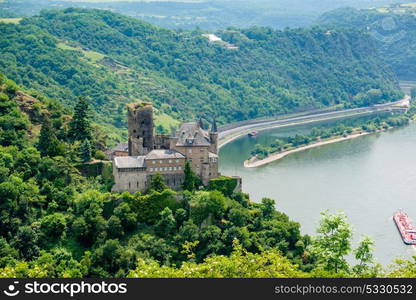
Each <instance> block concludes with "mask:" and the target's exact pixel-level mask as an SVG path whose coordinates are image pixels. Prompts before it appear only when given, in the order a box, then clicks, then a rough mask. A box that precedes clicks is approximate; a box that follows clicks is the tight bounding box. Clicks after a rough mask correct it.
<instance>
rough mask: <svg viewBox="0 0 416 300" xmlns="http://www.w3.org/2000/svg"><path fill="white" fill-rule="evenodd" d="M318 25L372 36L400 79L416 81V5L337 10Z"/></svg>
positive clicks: (322, 18)
mask: <svg viewBox="0 0 416 300" xmlns="http://www.w3.org/2000/svg"><path fill="white" fill-rule="evenodd" d="M318 24H320V25H325V26H330V27H334V26H335V27H337V28H344V29H345V28H354V29H359V30H362V31H364V32H367V33H369V34H370V36H371V37H372V39H373V40H374V42H375V45H376V47H377V50H378V51H379V53H380V54H381V56H382V57H383V58H384V59H385V61H386V63H387V64H388V65H390V66H391V68H392V69H393V70H394V72H395V73H396V75H397V76H399V77H400V78H403V79H414V78H416V3H408V4H396V5H390V6H386V7H379V8H373V9H363V10H357V9H353V8H344V9H337V10H334V11H331V12H328V13H325V14H324V15H322V16H321V18H320V19H319V20H318Z"/></svg>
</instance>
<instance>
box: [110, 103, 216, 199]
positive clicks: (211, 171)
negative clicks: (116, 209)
mask: <svg viewBox="0 0 416 300" xmlns="http://www.w3.org/2000/svg"><path fill="white" fill-rule="evenodd" d="M127 111H128V116H127V117H128V134H129V140H128V147H125V148H124V149H128V155H127V153H125V154H124V152H123V151H120V150H122V149H123V148H122V149H118V151H115V152H114V153H115V156H114V157H113V175H114V181H115V184H114V186H113V191H129V192H137V191H144V190H146V189H147V188H148V187H149V183H150V181H151V178H152V176H154V175H155V174H157V173H159V174H161V175H162V176H163V177H164V179H165V182H166V184H167V185H168V186H169V187H170V188H171V189H174V190H180V189H181V188H182V183H183V181H184V168H185V162H186V161H188V162H189V163H190V166H191V169H192V170H193V171H194V172H195V174H196V175H198V176H199V177H200V178H201V180H202V183H203V184H205V185H206V184H208V182H209V181H210V180H211V179H213V178H216V177H218V176H220V173H219V172H218V132H217V126H216V124H215V121H214V122H213V124H212V128H211V130H210V131H207V130H204V129H203V128H202V122H201V121H199V122H194V123H184V124H182V125H181V126H180V128H179V129H178V130H176V131H174V132H173V133H172V134H171V135H162V134H156V135H155V134H154V124H153V106H152V104H150V103H133V104H129V105H128V106H127ZM118 155H121V156H118Z"/></svg>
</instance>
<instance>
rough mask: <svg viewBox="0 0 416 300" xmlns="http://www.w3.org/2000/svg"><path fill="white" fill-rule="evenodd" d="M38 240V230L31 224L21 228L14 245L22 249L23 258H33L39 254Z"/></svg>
mask: <svg viewBox="0 0 416 300" xmlns="http://www.w3.org/2000/svg"><path fill="white" fill-rule="evenodd" d="M38 240H39V235H38V233H37V232H35V231H34V230H33V229H32V228H31V227H30V226H22V227H20V228H19V230H18V232H17V235H16V238H15V239H14V240H13V244H12V245H13V247H14V248H15V249H17V250H19V251H20V255H21V257H22V258H23V259H27V260H31V259H33V258H34V257H36V256H37V255H38V254H39V247H38Z"/></svg>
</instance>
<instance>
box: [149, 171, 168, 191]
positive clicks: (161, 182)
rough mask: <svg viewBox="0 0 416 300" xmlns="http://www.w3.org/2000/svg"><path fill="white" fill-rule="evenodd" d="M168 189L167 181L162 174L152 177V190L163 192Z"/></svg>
mask: <svg viewBox="0 0 416 300" xmlns="http://www.w3.org/2000/svg"><path fill="white" fill-rule="evenodd" d="M167 188H168V186H167V185H166V183H165V179H164V178H163V176H162V175H161V174H160V173H156V174H155V175H153V176H152V179H151V181H150V189H151V190H154V191H157V192H162V191H163V190H165V189H167Z"/></svg>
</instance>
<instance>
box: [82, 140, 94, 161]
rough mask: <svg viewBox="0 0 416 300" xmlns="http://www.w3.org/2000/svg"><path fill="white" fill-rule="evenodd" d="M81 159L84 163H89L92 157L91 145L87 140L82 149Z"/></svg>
mask: <svg viewBox="0 0 416 300" xmlns="http://www.w3.org/2000/svg"><path fill="white" fill-rule="evenodd" d="M79 150H80V158H81V160H82V161H83V162H89V161H90V160H91V157H92V153H91V152H92V150H91V143H90V141H89V140H87V139H85V140H84V142H83V143H82V144H81V147H80V149H79Z"/></svg>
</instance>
